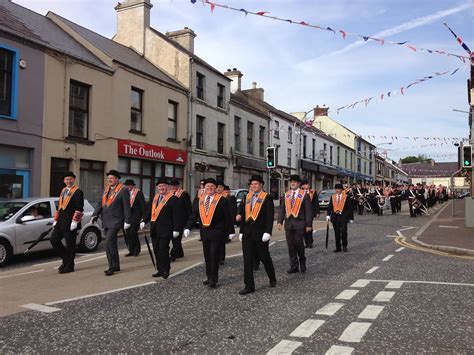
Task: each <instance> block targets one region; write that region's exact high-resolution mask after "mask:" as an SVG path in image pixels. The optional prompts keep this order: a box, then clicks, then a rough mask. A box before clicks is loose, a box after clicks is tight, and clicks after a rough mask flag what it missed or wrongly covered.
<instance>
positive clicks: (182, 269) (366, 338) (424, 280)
mask: <svg viewBox="0 0 474 355" xmlns="http://www.w3.org/2000/svg"><path fill="white" fill-rule="evenodd" d="M429 219H430V217H421V218H416V219H411V218H410V217H409V216H408V215H407V211H406V210H405V209H404V211H403V213H402V214H398V215H390V214H386V215H385V216H383V217H379V216H375V215H364V216H356V221H355V223H354V224H351V225H349V252H348V253H337V254H335V253H333V252H332V249H333V248H334V237H333V232H332V231H331V232H330V234H331V239H330V247H329V249H328V250H326V249H325V247H324V242H325V228H323V227H324V226H325V222H315V227H317V229H321V230H319V231H317V232H316V233H315V244H314V245H315V248H313V249H306V254H307V259H308V260H307V266H308V271H307V272H306V273H305V274H301V273H298V274H293V275H288V274H287V273H286V269H287V268H288V251H287V247H286V243H285V242H284V237H283V234H282V233H280V232H277V231H276V230H274V233H273V238H272V245H271V255H272V258H273V262H274V264H275V269H276V274H277V280H278V284H277V287H276V288H270V287H269V286H268V278H267V276H266V274H265V272H264V271H263V270H260V271H257V272H256V273H255V279H256V280H255V281H256V292H255V293H253V294H250V295H247V296H240V295H239V294H238V291H239V290H240V289H241V288H242V287H243V263H242V255H241V244H240V243H239V242H238V241H237V242H236V241H235V240H234V241H233V242H232V243H230V244H229V246H230V247H229V249H228V258H227V260H226V263H225V266H223V267H222V268H221V271H220V275H219V276H220V277H219V278H220V284H219V287H218V288H217V289H215V290H212V289H209V288H207V287H205V286H203V285H202V283H201V282H202V280H203V279H204V278H205V269H204V265H203V264H202V251H201V250H200V243H199V242H198V241H197V240H196V239H192V240H190V241H189V242H187V243H186V244H185V245H184V247H185V253H186V258H185V260H184V259H183V260H180V261H178V262H177V263H174V264H173V267H172V272H173V274H172V275H171V276H170V278H169V279H168V280H163V279H153V278H152V277H151V271H152V270H151V268H150V267H149V266H145V265H147V264H146V263H148V264H149V261H148V260H146V258H148V256H147V255H144V254H143V253H142V255H141V256H140V257H138V258H132V260H130V259H131V258H122V260H121V261H122V269H123V270H124V271H123V272H120V273H118V274H117V275H114V276H113V277H111V278H106V277H105V276H103V274H102V270H103V269H104V267H105V259H103V258H102V259H96V260H92V261H88V262H85V263H82V264H79V265H78V268H77V270H78V271H77V272H75V273H73V274H66V275H58V274H57V273H56V272H55V271H54V270H53V269H52V266H54V265H56V264H46V265H43V266H41V265H30V264H28V265H27V266H26V267H25V268H21V267H16V268H13V269H10V270H7V271H2V272H0V277H3V276H8V277H6V278H3V279H1V290H0V292H1V299H2V310H3V306H4V300H5V297H4V296H5V292H8V295H10V296H9V297H10V299H12V298H13V297H14V296H15V297H16V298H18V300H17V302H16V308H15V305H14V304H13V303H11V304H10V308H9V309H13V310H14V311H10V312H9V313H8V315H5V316H3V317H2V318H1V324H0V351H1V352H2V353H53V352H54V353H56V352H57V353H71V352H74V353H183V354H188V353H192V354H201V353H203V354H214V353H222V354H233V353H236V354H265V353H269V354H283V353H285V354H290V353H294V354H306V353H315V354H331V353H346V354H349V353H353V354H380V353H397V354H398V353H430V354H440V353H441V354H445V353H456V354H472V349H474V337H473V336H472V330H473V328H472V324H473V314H474V297H472V295H473V292H474V263H473V260H474V259H473V258H468V257H463V258H461V257H450V256H448V255H443V256H441V255H438V254H436V253H431V252H426V251H425V249H424V248H418V247H417V246H416V245H410V246H409V247H407V246H401V245H400V242H399V239H400V238H404V239H406V240H408V239H409V238H410V237H412V236H413V235H414V234H415V233H416V231H417V230H418V229H420V228H422V227H423V226H424V225H425V224H426V223H427V222H428V221H429ZM319 227H321V228H319ZM404 245H405V244H404ZM198 251H200V253H199V252H198ZM194 252H195V253H196V254H195V255H194V254H193V253H194ZM94 257H97V256H91V258H94ZM145 257H146V258H145ZM142 258H143V260H141V259H142ZM88 259H89V258H87V257H84V258H83V259H82V260H83V261H85V260H88ZM140 262H143V265H141V264H140ZM96 263H97V264H96ZM185 265H188V266H185ZM35 268H39V269H40V270H41V269H43V270H45V271H41V272H36V273H33V274H24V273H25V272H28V271H33V270H37V269H35ZM261 269H263V268H262V267H261ZM101 274H102V275H101ZM35 279H38V280H37V281H35V282H34V284H33V285H32V287H30V288H29V287H28V284H29V283H30V282H32V281H33V280H35ZM110 283H114V284H113V285H111V284H110ZM115 283H116V284H115ZM20 287H23V288H20ZM126 287H128V288H126ZM100 289H107V291H106V292H103V293H100V292H99V290H100ZM58 292H59V293H60V294H58ZM88 292H89V293H88ZM75 295H76V296H77V297H74V296H75ZM63 297H64V298H63ZM26 298H28V300H27V301H28V303H32V304H35V305H36V307H34V308H35V309H31V308H24V307H22V306H24V303H22V302H26Z"/></svg>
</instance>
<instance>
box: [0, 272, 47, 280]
mask: <svg viewBox="0 0 474 355" xmlns="http://www.w3.org/2000/svg"><path fill="white" fill-rule="evenodd" d="M41 271H44V270H34V271H28V272H21V273H19V274H12V275H5V276H0V279H6V278H8V277H14V276H22V275H29V274H34V273H37V272H41Z"/></svg>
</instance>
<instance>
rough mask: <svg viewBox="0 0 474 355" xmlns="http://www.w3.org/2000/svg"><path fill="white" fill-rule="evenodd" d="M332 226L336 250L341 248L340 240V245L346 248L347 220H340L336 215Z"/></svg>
mask: <svg viewBox="0 0 474 355" xmlns="http://www.w3.org/2000/svg"><path fill="white" fill-rule="evenodd" d="M332 226H333V228H334V236H335V237H336V250H341V242H342V247H343V248H347V222H345V221H342V220H341V218H340V217H339V216H338V215H336V216H335V219H334V222H333V223H332Z"/></svg>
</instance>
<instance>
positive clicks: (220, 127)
mask: <svg viewBox="0 0 474 355" xmlns="http://www.w3.org/2000/svg"><path fill="white" fill-rule="evenodd" d="M221 135H222V136H221ZM224 143H225V124H224V123H221V122H217V154H225V153H224V151H225V149H224Z"/></svg>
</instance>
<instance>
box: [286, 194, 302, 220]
mask: <svg viewBox="0 0 474 355" xmlns="http://www.w3.org/2000/svg"><path fill="white" fill-rule="evenodd" d="M293 193H294V192H293V191H290V192H287V193H286V196H285V210H286V218H290V216H293V217H295V218H297V217H298V214H299V213H300V208H301V204H302V203H303V198H304V194H305V192H304V190H302V189H300V190H298V191H297V193H296V198H295V204H294V205H293V209H292V208H291V197H292V196H293Z"/></svg>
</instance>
